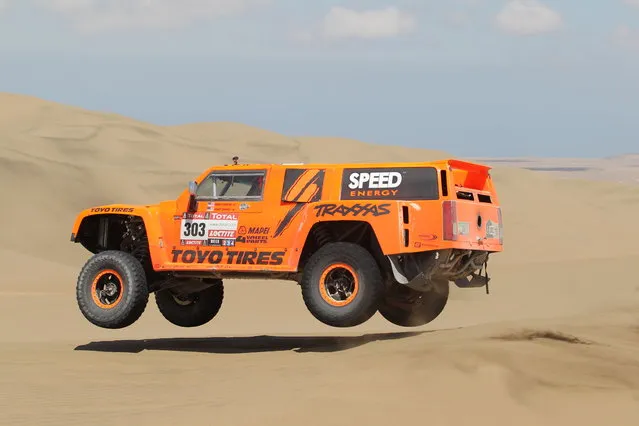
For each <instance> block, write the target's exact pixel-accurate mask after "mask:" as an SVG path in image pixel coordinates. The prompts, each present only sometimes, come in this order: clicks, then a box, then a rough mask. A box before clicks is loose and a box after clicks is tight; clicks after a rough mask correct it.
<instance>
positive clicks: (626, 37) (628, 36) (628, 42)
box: [612, 25, 639, 50]
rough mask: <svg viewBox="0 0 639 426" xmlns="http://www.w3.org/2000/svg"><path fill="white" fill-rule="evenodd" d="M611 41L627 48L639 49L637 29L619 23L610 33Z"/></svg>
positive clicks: (638, 31) (638, 32)
mask: <svg viewBox="0 0 639 426" xmlns="http://www.w3.org/2000/svg"><path fill="white" fill-rule="evenodd" d="M612 38H613V41H614V42H615V43H617V44H618V45H619V46H621V47H623V48H626V49H629V50H639V30H635V29H633V28H630V27H629V26H627V25H619V26H618V27H617V28H616V29H615V31H614V32H613V34H612Z"/></svg>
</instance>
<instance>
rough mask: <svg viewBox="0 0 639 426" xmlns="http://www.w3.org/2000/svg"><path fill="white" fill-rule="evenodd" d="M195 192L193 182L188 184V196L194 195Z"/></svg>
mask: <svg viewBox="0 0 639 426" xmlns="http://www.w3.org/2000/svg"><path fill="white" fill-rule="evenodd" d="M195 191H197V183H195V181H194V180H192V181H190V182H189V194H190V195H195Z"/></svg>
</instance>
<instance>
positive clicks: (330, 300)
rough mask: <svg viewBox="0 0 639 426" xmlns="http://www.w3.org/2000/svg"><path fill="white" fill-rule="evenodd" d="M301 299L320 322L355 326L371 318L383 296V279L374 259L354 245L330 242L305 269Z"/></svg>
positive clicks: (340, 325) (314, 255)
mask: <svg viewBox="0 0 639 426" xmlns="http://www.w3.org/2000/svg"><path fill="white" fill-rule="evenodd" d="M301 287H302V297H303V299H304V303H305V304H306V307H307V309H308V310H309V311H310V313H311V314H312V315H313V316H314V317H315V318H316V319H317V320H319V321H321V322H322V323H324V324H326V325H330V326H332V327H354V326H356V325H359V324H362V323H364V322H366V321H367V320H368V319H370V318H371V317H372V316H373V315H374V314H375V312H377V307H378V304H379V301H380V298H381V297H382V295H383V291H384V284H383V281H382V276H381V273H380V270H379V267H378V265H377V262H376V261H375V259H374V258H373V256H372V255H371V254H370V253H369V252H368V251H367V250H366V249H364V248H363V247H362V246H359V245H357V244H353V243H342V242H340V243H329V244H326V245H324V246H322V247H321V248H320V249H319V250H317V251H316V252H315V253H314V254H313V255H312V256H311V258H310V259H309V260H308V263H307V264H306V266H305V267H304V272H303V275H302V280H301Z"/></svg>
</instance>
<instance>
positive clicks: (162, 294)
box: [155, 280, 224, 327]
mask: <svg viewBox="0 0 639 426" xmlns="http://www.w3.org/2000/svg"><path fill="white" fill-rule="evenodd" d="M216 281H217V282H216V283H215V284H213V285H212V286H211V287H207V288H205V289H204V290H201V291H198V292H194V293H189V294H177V293H174V292H173V291H171V289H168V288H167V289H164V290H159V291H157V292H156V293H155V303H156V304H157V306H158V309H159V311H160V313H161V314H162V316H163V317H164V318H165V319H166V320H167V321H169V322H170V323H172V324H174V325H177V326H179V327H199V326H201V325H204V324H206V323H208V322H209V321H211V320H212V319H213V318H215V316H216V315H217V314H218V312H219V311H220V308H221V307H222V301H223V300H224V284H223V283H222V280H216Z"/></svg>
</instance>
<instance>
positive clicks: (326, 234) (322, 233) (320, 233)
mask: <svg viewBox="0 0 639 426" xmlns="http://www.w3.org/2000/svg"><path fill="white" fill-rule="evenodd" d="M314 236H315V241H316V242H317V246H318V247H322V246H323V245H324V244H326V243H330V242H331V241H333V239H334V238H333V235H332V234H331V232H330V231H329V229H328V228H327V227H325V226H322V225H321V224H320V225H319V226H318V227H317V228H315V232H314Z"/></svg>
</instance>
